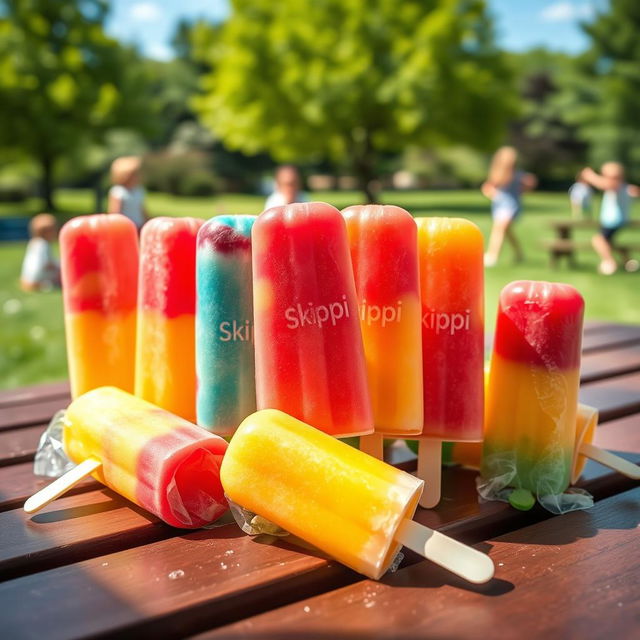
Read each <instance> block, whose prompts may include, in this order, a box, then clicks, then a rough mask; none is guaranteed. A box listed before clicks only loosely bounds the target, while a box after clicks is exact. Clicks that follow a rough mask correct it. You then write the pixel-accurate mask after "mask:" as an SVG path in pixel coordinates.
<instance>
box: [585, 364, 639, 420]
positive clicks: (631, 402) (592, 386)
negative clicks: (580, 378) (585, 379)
mask: <svg viewBox="0 0 640 640" xmlns="http://www.w3.org/2000/svg"><path fill="white" fill-rule="evenodd" d="M580 402H584V403H585V404H589V405H591V406H592V407H597V408H598V409H599V410H600V419H601V421H602V422H605V421H607V420H614V419H615V418H621V417H624V416H628V415H631V414H633V413H638V412H640V373H628V374H625V375H622V376H616V377H615V378H608V379H606V380H599V381H597V382H592V383H587V384H584V385H582V386H581V387H580Z"/></svg>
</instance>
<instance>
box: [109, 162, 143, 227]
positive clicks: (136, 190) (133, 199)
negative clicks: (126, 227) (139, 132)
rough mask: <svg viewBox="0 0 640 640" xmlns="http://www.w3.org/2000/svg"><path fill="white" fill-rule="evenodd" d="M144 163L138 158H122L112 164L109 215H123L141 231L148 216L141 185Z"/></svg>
mask: <svg viewBox="0 0 640 640" xmlns="http://www.w3.org/2000/svg"><path fill="white" fill-rule="evenodd" d="M141 165H142V162H141V160H140V158H138V157H137V156H122V157H120V158H116V159H115V160H114V161H113V163H112V164H111V183H112V185H113V186H112V187H111V189H109V205H108V213H122V214H123V215H125V216H127V218H129V219H130V220H131V221H132V222H133V223H134V224H135V225H136V227H137V228H138V230H140V228H141V227H142V225H143V224H144V223H145V222H146V221H147V219H148V217H149V216H148V215H147V211H146V208H145V206H144V196H145V192H144V188H143V187H142V185H141V183H140V167H141Z"/></svg>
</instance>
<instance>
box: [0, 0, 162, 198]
mask: <svg viewBox="0 0 640 640" xmlns="http://www.w3.org/2000/svg"><path fill="white" fill-rule="evenodd" d="M107 7H108V4H107V2H105V1H104V0H56V2H51V1H50V0H0V121H2V122H9V123H11V126H3V127H2V128H0V147H4V148H10V149H19V150H21V151H22V152H23V153H24V154H25V155H26V156H27V157H30V158H33V159H34V160H36V161H37V162H38V163H39V165H40V167H41V171H42V178H43V191H44V197H45V204H46V206H47V208H48V209H53V208H54V203H53V196H52V191H53V181H54V170H55V165H56V164H57V162H58V160H59V159H60V158H61V157H63V156H65V155H67V154H70V153H71V152H73V151H74V150H77V149H78V148H79V147H81V146H82V145H85V144H89V143H91V142H93V141H95V140H99V139H101V138H102V136H103V134H104V132H105V131H107V130H109V129H110V128H112V127H115V126H117V127H120V128H128V127H132V128H136V129H139V130H141V131H145V132H149V131H150V130H152V128H153V117H152V115H153V114H152V113H151V110H150V108H149V104H148V102H147V101H146V100H145V99H144V94H145V87H146V84H147V75H146V73H145V70H144V68H143V67H142V66H141V65H140V64H139V59H138V56H137V54H136V53H135V52H134V51H133V50H131V49H127V48H125V47H123V46H121V45H120V44H119V43H117V42H116V41H115V40H113V39H111V38H109V37H108V36H107V35H106V34H105V32H104V29H103V23H104V20H105V17H106V13H107Z"/></svg>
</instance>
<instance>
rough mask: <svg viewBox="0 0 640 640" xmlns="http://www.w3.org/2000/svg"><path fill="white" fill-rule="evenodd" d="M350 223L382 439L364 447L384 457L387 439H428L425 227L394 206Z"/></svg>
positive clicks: (365, 209) (363, 211) (351, 216)
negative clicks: (420, 239) (421, 267)
mask: <svg viewBox="0 0 640 640" xmlns="http://www.w3.org/2000/svg"><path fill="white" fill-rule="evenodd" d="M342 215H343V216H344V218H345V221H346V223H347V233H348V236H349V244H350V247H351V263H352V265H353V274H354V278H355V283H356V294H357V296H358V315H359V318H360V329H361V331H362V341H363V344H364V354H365V359H366V363H367V376H368V380H369V392H370V395H371V404H372V407H373V421H374V425H375V430H376V433H375V434H374V435H371V436H363V437H362V438H361V446H360V448H361V449H362V450H363V451H367V452H368V453H370V454H371V455H375V456H376V457H378V458H382V438H383V434H386V435H388V436H390V437H393V436H397V437H406V436H408V435H414V434H418V433H421V432H422V424H423V403H422V346H421V345H422V332H421V331H422V330H421V319H422V312H421V307H420V280H419V272H418V244H417V227H416V223H415V221H414V220H413V217H412V216H411V214H409V213H408V212H407V211H405V210H404V209H401V208H400V207H394V206H382V205H367V206H356V207H349V208H348V209H345V210H344V211H343V212H342Z"/></svg>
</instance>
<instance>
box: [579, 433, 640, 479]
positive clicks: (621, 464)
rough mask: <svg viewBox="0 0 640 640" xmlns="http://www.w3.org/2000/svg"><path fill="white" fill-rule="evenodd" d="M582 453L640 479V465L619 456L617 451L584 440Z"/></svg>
mask: <svg viewBox="0 0 640 640" xmlns="http://www.w3.org/2000/svg"><path fill="white" fill-rule="evenodd" d="M580 455H583V456H585V457H586V458H591V460H595V461H596V462H599V463H600V464H603V465H604V466H605V467H609V468H610V469H613V470H614V471H617V472H618V473H621V474H622V475H624V476H627V477H629V478H633V479H634V480H640V467H639V466H638V465H637V464H633V462H629V461H628V460H625V459H624V458H621V457H620V456H617V455H616V454H615V453H611V451H607V450H606V449H601V448H600V447H596V446H595V445H594V444H589V443H587V442H583V443H582V444H581V445H580Z"/></svg>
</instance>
